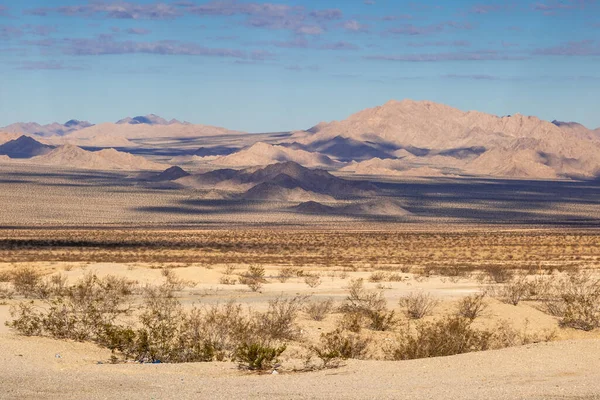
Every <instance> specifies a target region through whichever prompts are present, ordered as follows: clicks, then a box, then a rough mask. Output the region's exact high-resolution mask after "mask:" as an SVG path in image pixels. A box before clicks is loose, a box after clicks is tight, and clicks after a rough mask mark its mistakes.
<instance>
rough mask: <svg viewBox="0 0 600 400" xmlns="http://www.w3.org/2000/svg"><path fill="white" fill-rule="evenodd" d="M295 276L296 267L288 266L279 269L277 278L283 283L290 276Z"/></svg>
mask: <svg viewBox="0 0 600 400" xmlns="http://www.w3.org/2000/svg"><path fill="white" fill-rule="evenodd" d="M294 276H297V274H296V269H295V268H294V267H290V266H287V267H283V268H281V269H280V270H279V276H278V277H277V279H278V280H279V282H281V283H286V282H287V281H288V280H289V279H290V278H293V277H294Z"/></svg>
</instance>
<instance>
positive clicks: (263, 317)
mask: <svg viewBox="0 0 600 400" xmlns="http://www.w3.org/2000/svg"><path fill="white" fill-rule="evenodd" d="M306 300H307V297H306V296H296V297H292V298H289V299H284V298H282V297H278V298H277V299H275V300H271V301H269V308H268V310H267V311H266V312H265V313H262V314H257V315H256V316H255V318H254V319H253V324H254V326H253V330H254V331H255V332H256V333H257V334H258V335H259V337H262V338H268V339H272V340H295V339H298V337H299V335H300V329H299V328H298V326H296V324H295V321H296V318H297V317H298V313H299V312H300V311H301V310H302V308H303V307H304V304H305V302H306Z"/></svg>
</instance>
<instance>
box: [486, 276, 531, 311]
mask: <svg viewBox="0 0 600 400" xmlns="http://www.w3.org/2000/svg"><path fill="white" fill-rule="evenodd" d="M529 288H530V285H529V282H528V281H527V277H525V276H513V278H512V279H511V280H510V281H509V282H507V283H505V284H502V285H499V286H497V287H494V288H493V289H491V293H493V294H494V296H495V297H496V298H497V299H498V300H500V301H502V302H503V303H506V304H512V305H513V306H517V305H518V304H519V303H520V302H521V300H525V299H526V298H527V295H528V293H529V292H530V291H529Z"/></svg>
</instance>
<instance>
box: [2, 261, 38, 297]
mask: <svg viewBox="0 0 600 400" xmlns="http://www.w3.org/2000/svg"><path fill="white" fill-rule="evenodd" d="M10 281H11V283H12V284H13V287H14V289H15V291H16V292H17V293H18V294H20V295H22V296H25V297H37V295H38V293H39V290H38V289H39V286H40V284H41V283H42V276H41V275H40V274H39V273H38V272H37V271H36V270H35V269H33V268H32V267H29V266H26V267H19V268H17V269H15V270H14V271H13V272H12V274H11V278H10Z"/></svg>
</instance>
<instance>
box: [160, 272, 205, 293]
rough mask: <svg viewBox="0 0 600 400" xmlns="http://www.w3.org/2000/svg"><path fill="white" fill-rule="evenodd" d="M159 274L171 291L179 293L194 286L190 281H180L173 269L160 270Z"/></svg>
mask: <svg viewBox="0 0 600 400" xmlns="http://www.w3.org/2000/svg"><path fill="white" fill-rule="evenodd" d="M160 272H161V274H162V276H164V277H165V278H166V280H167V285H168V286H169V287H170V288H171V290H175V291H180V290H183V289H184V288H185V287H194V286H196V284H195V283H194V282H192V281H186V280H184V279H181V278H179V277H178V276H177V274H175V271H174V270H173V268H162V269H161V271H160Z"/></svg>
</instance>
